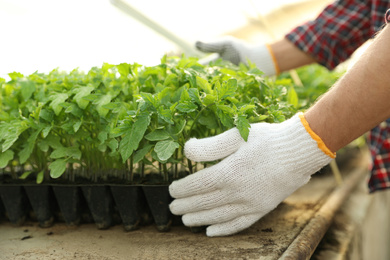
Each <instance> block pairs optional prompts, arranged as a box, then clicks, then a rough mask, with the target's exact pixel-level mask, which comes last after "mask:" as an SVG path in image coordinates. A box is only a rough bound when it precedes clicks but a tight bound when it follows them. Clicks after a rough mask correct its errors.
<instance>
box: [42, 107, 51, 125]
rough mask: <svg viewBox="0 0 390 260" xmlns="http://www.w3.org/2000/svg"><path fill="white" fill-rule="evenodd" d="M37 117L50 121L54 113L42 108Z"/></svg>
mask: <svg viewBox="0 0 390 260" xmlns="http://www.w3.org/2000/svg"><path fill="white" fill-rule="evenodd" d="M39 117H40V118H42V119H45V120H46V121H47V122H50V123H51V122H52V121H53V118H54V115H53V112H52V111H50V110H46V109H42V110H41V113H39Z"/></svg>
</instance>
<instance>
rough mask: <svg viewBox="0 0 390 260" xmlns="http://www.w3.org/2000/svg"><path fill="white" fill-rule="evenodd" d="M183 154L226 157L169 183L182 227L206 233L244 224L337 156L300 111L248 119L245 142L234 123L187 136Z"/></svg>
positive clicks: (218, 233) (196, 158) (227, 232)
mask: <svg viewBox="0 0 390 260" xmlns="http://www.w3.org/2000/svg"><path fill="white" fill-rule="evenodd" d="M313 138H314V139H313ZM319 147H322V148H321V149H320V148H319ZM185 155H186V157H187V158H189V159H191V160H193V161H198V162H203V161H213V160H218V159H223V158H224V159H223V160H222V161H221V162H219V163H218V164H216V165H214V166H211V167H209V168H205V169H203V170H201V171H199V172H197V173H195V174H192V175H190V176H188V177H186V178H184V179H181V180H178V181H175V182H173V183H172V184H171V185H170V187H169V189H170V193H171V196H172V197H174V198H176V199H175V200H174V201H173V202H172V203H171V205H170V209H171V211H172V213H173V214H176V215H183V222H184V224H185V225H186V226H203V225H208V228H207V235H208V236H226V235H231V234H234V233H236V232H239V231H241V230H243V229H246V228H248V227H249V226H251V225H252V224H253V223H255V222H256V221H258V220H259V219H260V218H261V217H263V216H264V215H265V214H267V213H268V212H270V211H271V210H273V209H274V208H275V207H276V206H277V205H278V204H279V203H280V202H282V201H283V200H284V199H285V198H286V197H287V196H289V195H290V194H291V193H293V192H294V191H295V190H296V189H298V188H299V187H301V186H302V185H304V184H306V183H307V182H308V181H309V179H310V176H311V174H313V173H315V172H316V171H318V170H320V169H321V168H322V167H323V166H325V165H326V164H328V163H329V162H330V161H331V160H332V158H334V157H335V154H334V153H332V152H331V151H329V150H328V149H327V148H326V146H325V144H324V143H323V142H322V141H321V139H320V138H319V137H318V136H317V135H316V134H315V133H314V132H312V131H311V129H310V127H309V125H308V124H307V122H306V120H305V118H304V116H303V114H299V115H298V114H297V115H295V116H294V117H293V118H291V119H289V120H287V121H285V122H283V123H280V124H268V123H257V124H252V125H251V128H250V133H249V138H248V141H247V142H245V141H244V140H243V139H242V137H241V136H240V134H239V131H238V130H237V129H236V128H233V129H231V130H229V131H226V132H225V133H222V134H220V135H217V136H215V137H210V138H205V139H199V140H197V139H191V140H189V141H188V142H187V143H186V144H185Z"/></svg>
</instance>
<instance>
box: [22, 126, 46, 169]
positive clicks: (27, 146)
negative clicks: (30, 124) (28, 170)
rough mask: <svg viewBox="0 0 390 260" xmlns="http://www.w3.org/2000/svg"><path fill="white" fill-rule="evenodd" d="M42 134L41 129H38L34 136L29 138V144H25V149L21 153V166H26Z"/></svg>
mask: <svg viewBox="0 0 390 260" xmlns="http://www.w3.org/2000/svg"><path fill="white" fill-rule="evenodd" d="M40 133H41V129H38V130H37V131H35V132H34V133H33V134H32V135H30V136H29V138H28V139H27V143H26V144H25V147H24V148H23V150H21V151H20V152H19V160H20V163H21V164H24V163H25V162H26V161H27V160H28V158H29V157H30V155H31V153H32V152H33V150H34V147H35V142H36V140H37V137H38V135H39V134H40Z"/></svg>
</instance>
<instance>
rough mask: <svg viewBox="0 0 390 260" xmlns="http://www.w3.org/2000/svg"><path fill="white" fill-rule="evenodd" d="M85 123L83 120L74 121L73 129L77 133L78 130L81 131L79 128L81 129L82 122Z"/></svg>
mask: <svg viewBox="0 0 390 260" xmlns="http://www.w3.org/2000/svg"><path fill="white" fill-rule="evenodd" d="M82 123H83V121H81V120H80V121H77V122H76V123H74V125H73V131H74V132H75V133H77V131H79V129H80V126H81V124H82Z"/></svg>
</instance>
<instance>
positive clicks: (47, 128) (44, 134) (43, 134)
mask: <svg viewBox="0 0 390 260" xmlns="http://www.w3.org/2000/svg"><path fill="white" fill-rule="evenodd" d="M52 128H53V126H52V125H49V126H46V127H45V128H43V130H42V137H43V138H46V137H47V136H48V135H49V133H50V131H51V129H52Z"/></svg>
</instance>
